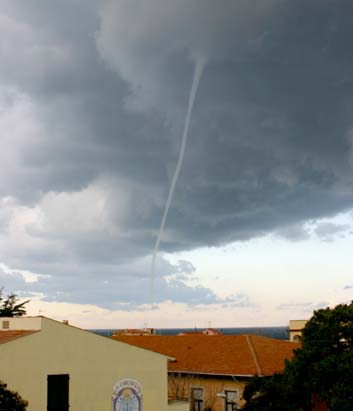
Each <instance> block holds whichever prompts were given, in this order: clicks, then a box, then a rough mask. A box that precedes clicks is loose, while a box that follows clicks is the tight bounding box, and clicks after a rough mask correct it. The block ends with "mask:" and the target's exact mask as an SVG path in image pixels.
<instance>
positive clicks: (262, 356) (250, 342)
mask: <svg viewBox="0 0 353 411" xmlns="http://www.w3.org/2000/svg"><path fill="white" fill-rule="evenodd" d="M112 338H114V339H116V340H118V341H122V342H126V343H128V344H132V345H135V346H138V347H140V348H146V349H149V350H151V351H155V352H158V353H160V354H164V355H167V356H170V357H174V358H176V361H173V362H170V363H169V371H180V372H181V371H184V372H193V373H200V374H201V373H203V374H218V375H238V376H241V375H243V376H250V375H257V374H260V375H271V374H274V373H275V372H281V371H282V370H283V368H284V360H285V359H289V358H291V357H292V355H293V349H295V348H298V347H299V344H296V343H292V342H289V341H283V340H278V339H273V338H267V337H261V336H255V335H251V336H250V335H249V336H248V335H214V336H212V337H205V336H203V335H183V336H170V335H163V336H161V335H151V336H127V335H125V336H123V335H119V336H114V337H112Z"/></svg>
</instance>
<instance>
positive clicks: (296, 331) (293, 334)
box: [289, 320, 308, 342]
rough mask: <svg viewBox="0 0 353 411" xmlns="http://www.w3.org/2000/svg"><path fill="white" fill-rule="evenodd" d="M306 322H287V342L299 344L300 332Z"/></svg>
mask: <svg viewBox="0 0 353 411" xmlns="http://www.w3.org/2000/svg"><path fill="white" fill-rule="evenodd" d="M307 322H308V320H290V321H289V340H290V341H292V342H300V341H301V339H302V331H303V328H304V327H305V324H306V323H307Z"/></svg>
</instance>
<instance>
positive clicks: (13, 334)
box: [0, 330, 39, 344]
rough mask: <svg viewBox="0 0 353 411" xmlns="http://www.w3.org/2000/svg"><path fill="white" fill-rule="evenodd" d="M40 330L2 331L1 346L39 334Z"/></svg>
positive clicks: (0, 334) (0, 336)
mask: <svg viewBox="0 0 353 411" xmlns="http://www.w3.org/2000/svg"><path fill="white" fill-rule="evenodd" d="M38 331H39V330H6V331H0V344H3V343H7V342H9V341H12V340H16V339H17V338H21V337H26V336H27V335H30V334H33V333H36V332H38Z"/></svg>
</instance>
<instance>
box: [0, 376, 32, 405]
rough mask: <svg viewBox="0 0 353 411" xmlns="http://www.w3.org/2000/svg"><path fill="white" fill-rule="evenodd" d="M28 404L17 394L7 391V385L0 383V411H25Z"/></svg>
mask: <svg viewBox="0 0 353 411" xmlns="http://www.w3.org/2000/svg"><path fill="white" fill-rule="evenodd" d="M27 405H28V402H27V401H25V400H23V399H22V398H21V397H20V396H19V394H17V392H14V391H10V390H9V389H7V385H6V384H5V383H4V382H2V381H0V410H4V411H5V410H6V411H25V410H26V409H27Z"/></svg>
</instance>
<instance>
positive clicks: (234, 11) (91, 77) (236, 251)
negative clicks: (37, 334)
mask: <svg viewBox="0 0 353 411" xmlns="http://www.w3.org/2000/svg"><path fill="white" fill-rule="evenodd" d="M352 18H353V4H352V3H351V1H348V0H337V1H335V2H332V1H330V0H320V1H319V0H298V1H295V2H294V1H291V0H252V1H249V0H219V1H217V2H215V1H214V0H179V1H175V0H98V1H97V0H74V1H72V0H62V1H60V2H50V1H48V2H40V1H39V0H27V1H26V2H23V1H20V0H3V1H2V2H1V5H0V61H1V64H0V140H1V150H0V161H1V164H2V172H1V173H0V287H1V286H2V287H4V289H5V292H15V293H16V294H18V295H19V296H20V297H21V298H24V299H27V298H29V299H30V300H31V302H30V303H29V304H28V314H30V315H38V314H41V315H45V316H48V317H53V318H56V319H59V320H61V319H68V320H69V321H70V323H72V324H74V325H78V326H82V327H85V328H123V327H143V326H145V325H148V326H151V327H170V328H173V327H195V326H196V327H207V326H208V324H209V323H211V325H212V326H214V327H217V326H218V327H232V326H271V325H288V322H289V320H290V319H295V318H309V317H310V316H311V314H312V312H313V310H315V309H318V308H321V307H326V306H334V305H336V304H339V303H346V302H350V301H351V300H353V264H352V263H353V261H352V260H353V253H352V245H353V149H352V143H353V132H352V130H353V47H352V46H353V44H352V43H353V40H352V39H353V25H352V24H351V22H352ZM200 57H201V58H203V59H204V60H205V62H206V64H205V68H204V72H203V74H202V77H201V81H200V84H199V88H198V90H197V95H196V100H195V106H194V110H193V113H192V117H191V123H190V132H189V140H188V142H187V147H186V153H185V158H184V163H183V166H182V169H181V174H180V177H179V179H178V182H177V186H176V191H175V194H174V197H173V200H172V204H171V208H170V213H169V215H168V219H167V224H166V230H165V233H164V235H163V237H162V242H161V250H160V253H159V256H158V259H157V272H156V279H155V292H154V307H153V309H151V307H150V305H151V304H150V303H151V302H150V293H149V285H150V266H151V258H152V255H151V254H152V251H153V247H154V243H155V240H156V235H157V232H158V228H159V224H160V220H161V217H162V213H163V208H164V205H165V202H166V198H167V195H168V190H169V186H170V184H171V179H172V175H173V172H174V169H175V166H176V163H177V158H178V151H179V147H180V142H181V134H182V130H183V126H184V119H185V115H186V109H187V104H188V97H189V92H190V87H191V82H192V78H193V70H194V67H195V62H196V61H197V60H198V59H199V58H200Z"/></svg>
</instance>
